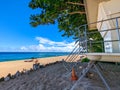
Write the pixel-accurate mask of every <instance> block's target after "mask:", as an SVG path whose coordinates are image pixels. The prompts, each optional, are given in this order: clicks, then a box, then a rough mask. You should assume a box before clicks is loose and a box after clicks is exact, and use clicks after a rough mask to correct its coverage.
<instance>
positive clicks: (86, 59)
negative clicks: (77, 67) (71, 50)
mask: <svg viewBox="0 0 120 90" xmlns="http://www.w3.org/2000/svg"><path fill="white" fill-rule="evenodd" d="M89 61H90V60H89V59H88V58H83V59H82V61H81V62H89Z"/></svg>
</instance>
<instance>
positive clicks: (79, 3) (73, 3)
mask: <svg viewBox="0 0 120 90" xmlns="http://www.w3.org/2000/svg"><path fill="white" fill-rule="evenodd" d="M67 4H74V5H80V6H84V4H82V3H74V2H67Z"/></svg>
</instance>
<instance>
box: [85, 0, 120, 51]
mask: <svg viewBox="0 0 120 90" xmlns="http://www.w3.org/2000/svg"><path fill="white" fill-rule="evenodd" d="M84 1H85V2H84V3H85V7H86V8H85V9H86V15H87V21H88V23H93V22H97V21H102V20H105V19H110V18H115V17H119V16H120V0H84ZM118 26H120V18H118ZM116 27H117V23H116V19H112V20H108V21H104V22H99V23H96V24H91V25H89V29H90V30H93V29H98V30H99V31H101V30H106V29H114V28H116ZM119 31H120V30H119ZM101 35H102V37H103V38H104V41H108V40H110V41H111V40H119V38H120V37H119V36H120V35H119V33H118V29H115V30H112V31H105V32H101ZM104 47H105V52H111V53H119V52H120V41H114V42H105V43H104Z"/></svg>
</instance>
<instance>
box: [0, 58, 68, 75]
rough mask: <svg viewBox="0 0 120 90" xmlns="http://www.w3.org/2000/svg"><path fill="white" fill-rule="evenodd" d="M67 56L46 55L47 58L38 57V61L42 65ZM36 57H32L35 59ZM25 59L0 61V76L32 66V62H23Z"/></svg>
mask: <svg viewBox="0 0 120 90" xmlns="http://www.w3.org/2000/svg"><path fill="white" fill-rule="evenodd" d="M66 57H67V56H57V57H48V58H38V59H37V60H38V63H40V64H42V65H44V64H48V63H52V62H55V61H61V60H62V59H65V58H66ZM35 60H36V59H34V61H35ZM25 61H27V60H19V61H9V62H0V77H3V76H7V75H8V73H11V74H15V73H16V72H17V71H18V70H19V71H22V70H23V69H26V70H29V69H30V68H32V67H33V64H34V63H35V62H34V61H33V62H25Z"/></svg>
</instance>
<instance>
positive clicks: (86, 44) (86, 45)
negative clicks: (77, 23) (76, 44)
mask: <svg viewBox="0 0 120 90" xmlns="http://www.w3.org/2000/svg"><path fill="white" fill-rule="evenodd" d="M84 27H85V31H84V33H85V47H86V50H87V53H88V43H87V25H84Z"/></svg>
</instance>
